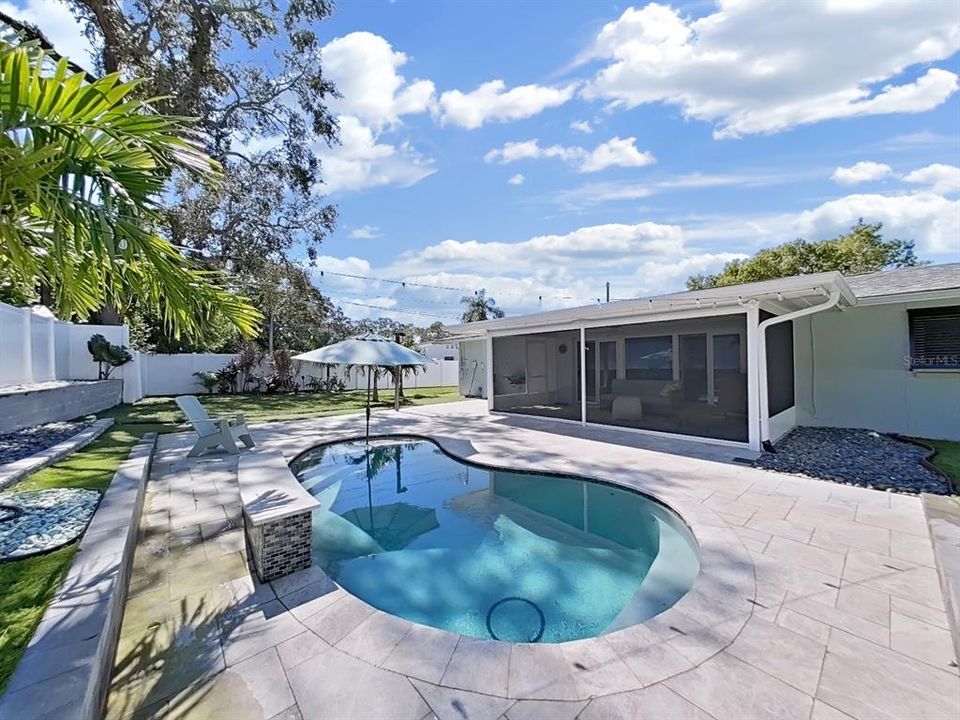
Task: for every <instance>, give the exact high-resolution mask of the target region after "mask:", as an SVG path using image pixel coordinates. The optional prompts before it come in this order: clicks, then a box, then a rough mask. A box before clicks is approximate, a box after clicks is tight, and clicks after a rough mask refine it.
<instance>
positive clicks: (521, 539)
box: [291, 437, 700, 642]
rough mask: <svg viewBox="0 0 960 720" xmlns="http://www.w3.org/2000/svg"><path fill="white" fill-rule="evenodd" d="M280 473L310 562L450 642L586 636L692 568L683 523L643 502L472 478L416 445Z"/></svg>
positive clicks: (652, 602) (498, 476)
mask: <svg viewBox="0 0 960 720" xmlns="http://www.w3.org/2000/svg"><path fill="white" fill-rule="evenodd" d="M291 469H292V470H293V472H294V473H295V474H296V475H297V477H298V478H299V480H300V482H301V483H302V485H303V487H304V488H306V489H307V490H308V491H309V492H310V493H311V494H312V495H314V496H315V497H316V498H317V499H318V500H319V501H320V504H321V508H320V509H319V510H316V511H314V514H313V530H312V552H313V560H314V562H315V563H316V564H317V565H319V566H320V567H321V568H323V570H324V571H326V572H327V574H329V575H330V577H332V578H333V579H334V580H335V581H336V582H337V583H338V584H340V586H341V587H343V588H344V589H346V590H347V591H348V592H350V593H352V594H354V595H356V596H357V597H359V598H361V599H362V600H364V601H365V602H367V603H369V604H370V605H373V606H374V607H376V608H379V609H380V610H383V611H385V612H388V613H391V614H393V615H398V616H400V617H403V618H406V619H407V620H410V621H413V622H417V623H421V624H424V625H431V626H433V627H437V628H441V629H443V630H448V631H450V632H456V633H461V634H463V635H469V636H472V637H478V638H485V639H495V640H502V641H508V642H564V641H568V640H576V639H579V638H584V637H592V636H595V635H599V634H602V633H605V632H611V631H613V630H616V629H620V628H623V627H626V626H628V625H632V624H635V623H638V622H643V621H644V620H646V619H648V618H650V617H652V616H654V615H656V614H657V613H660V612H662V611H663V610H666V609H667V608H668V607H670V606H671V605H673V604H674V603H675V602H676V601H677V600H679V599H680V598H681V597H682V596H683V595H684V594H685V593H686V592H687V590H689V588H690V586H691V585H692V584H693V580H694V578H695V577H696V575H697V573H698V572H699V568H700V563H699V553H698V549H697V543H696V540H695V539H694V537H693V535H692V533H691V532H690V530H689V529H688V528H687V526H686V524H685V523H684V522H683V521H682V520H681V519H680V517H679V516H678V515H677V514H676V513H674V512H673V511H672V510H670V509H669V508H667V507H666V506H665V505H663V504H661V503H659V502H657V501H656V500H654V499H652V498H650V497H648V496H646V495H643V494H641V493H637V492H633V491H631V490H628V489H625V488H621V487H617V486H614V485H610V484H606V483H601V482H596V481H591V480H587V479H584V478H577V477H568V476H561V475H553V474H540V473H530V472H521V471H516V470H499V469H493V468H488V467H481V466H478V465H474V464H471V463H467V462H464V461H461V460H458V459H455V458H453V457H452V456H450V455H448V454H446V453H445V452H444V451H443V450H441V449H440V448H439V447H438V446H437V445H436V444H435V443H433V442H432V441H430V440H426V439H422V438H412V437H386V438H376V439H372V440H371V441H370V443H369V445H368V444H367V443H365V442H364V441H362V440H360V441H347V442H338V443H333V444H329V445H323V446H320V447H316V448H314V449H312V450H308V451H307V452H306V453H304V454H302V455H301V456H299V457H298V458H297V459H296V460H294V462H293V463H291Z"/></svg>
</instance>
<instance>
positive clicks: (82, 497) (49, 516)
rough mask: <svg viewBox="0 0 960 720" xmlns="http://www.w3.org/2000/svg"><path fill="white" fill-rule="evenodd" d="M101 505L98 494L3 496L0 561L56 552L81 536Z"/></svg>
mask: <svg viewBox="0 0 960 720" xmlns="http://www.w3.org/2000/svg"><path fill="white" fill-rule="evenodd" d="M99 502H100V493H99V492H97V491H96V490H83V489H74V488H55V489H52V490H33V491H29V492H4V493H0V561H2V560H11V559H16V558H23V557H27V556H29V555H36V554H37V553H41V552H48V551H50V550H54V549H56V548H58V547H60V546H61V545H66V544H67V543H69V542H73V541H74V540H76V539H77V538H78V537H80V535H81V534H83V531H84V528H86V527H87V523H88V522H89V521H90V517H91V516H92V515H93V513H94V511H95V510H96V509H97V504H98V503H99Z"/></svg>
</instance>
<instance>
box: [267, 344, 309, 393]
mask: <svg viewBox="0 0 960 720" xmlns="http://www.w3.org/2000/svg"><path fill="white" fill-rule="evenodd" d="M302 364H303V363H301V362H300V361H299V360H294V359H293V357H292V356H291V355H290V351H289V350H274V352H273V355H271V356H270V374H269V375H268V376H267V392H269V393H288V392H294V391H296V389H297V376H298V375H299V374H300V366H301V365H302Z"/></svg>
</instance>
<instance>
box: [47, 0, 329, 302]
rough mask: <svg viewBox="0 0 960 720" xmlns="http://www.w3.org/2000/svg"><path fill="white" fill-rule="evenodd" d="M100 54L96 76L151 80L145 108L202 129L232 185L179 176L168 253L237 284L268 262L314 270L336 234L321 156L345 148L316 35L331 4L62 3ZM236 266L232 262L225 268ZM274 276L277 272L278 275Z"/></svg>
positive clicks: (256, 0) (172, 196) (299, 0)
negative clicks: (173, 248) (199, 261)
mask: <svg viewBox="0 0 960 720" xmlns="http://www.w3.org/2000/svg"><path fill="white" fill-rule="evenodd" d="M66 1H67V3H68V4H69V5H70V6H71V8H72V9H73V11H74V14H75V15H76V16H77V17H78V18H79V19H80V21H81V22H82V23H83V25H84V28H85V32H86V35H87V37H88V38H90V40H91V42H92V43H93V45H94V47H95V48H97V50H98V55H97V70H99V71H105V72H110V71H113V70H117V71H120V72H122V73H124V74H135V75H138V76H141V77H147V78H150V80H149V81H148V82H146V83H144V84H143V85H142V86H141V92H142V93H143V95H144V96H145V97H152V98H159V100H157V101H156V102H157V103H159V105H158V108H159V109H160V110H162V111H165V112H171V113H176V114H178V115H185V116H191V117H196V118H197V126H198V128H199V129H200V130H201V131H202V132H203V134H204V137H205V141H206V143H207V149H208V151H209V152H210V154H211V155H212V156H213V157H214V158H216V159H217V160H218V161H220V163H221V165H222V167H223V171H224V177H223V179H222V180H221V181H220V182H218V183H209V182H206V181H204V180H203V179H200V180H199V181H198V179H197V178H195V177H191V176H188V175H180V176H178V177H177V178H176V182H175V184H174V185H173V187H172V192H170V193H169V194H168V195H167V198H166V214H167V223H166V231H167V233H168V237H169V238H170V239H171V240H172V242H173V243H174V244H175V245H177V246H179V247H183V248H187V249H189V250H190V251H192V252H193V253H195V254H196V255H198V256H200V257H201V258H203V259H204V261H205V262H206V263H207V264H208V266H210V267H214V268H216V269H220V270H226V269H227V268H228V266H229V271H230V272H232V273H234V274H236V275H237V276H238V277H237V282H238V283H242V282H245V278H247V277H248V276H251V275H253V274H254V273H256V272H258V271H259V269H260V268H261V265H262V263H263V262H265V261H267V262H269V263H276V264H280V265H288V264H290V263H291V262H292V261H293V259H294V257H295V256H297V255H299V253H298V252H297V253H295V252H292V251H293V250H294V248H296V249H297V250H299V249H300V248H303V249H304V250H305V251H306V254H307V256H308V258H309V259H311V260H312V259H313V258H314V257H315V256H316V253H317V246H318V245H319V243H320V242H321V241H322V240H323V238H324V237H325V236H326V235H327V234H329V233H330V232H331V231H332V230H333V227H334V224H335V222H336V208H335V207H334V206H332V205H330V204H328V203H326V202H325V200H324V198H323V197H322V194H321V193H320V192H318V189H319V188H320V187H321V186H322V182H321V173H320V170H321V168H320V162H319V159H318V156H317V153H316V151H315V149H316V147H317V146H318V145H324V144H326V145H329V144H332V143H335V142H336V141H337V125H336V121H335V119H334V116H333V115H332V114H331V113H330V112H329V111H328V109H327V102H328V99H329V98H331V97H334V96H336V90H335V88H334V86H333V85H332V84H331V83H330V82H329V81H328V80H327V79H326V77H325V76H324V74H323V69H322V65H321V62H320V60H321V58H320V43H319V39H318V37H317V35H316V33H315V31H314V27H315V25H316V24H317V23H319V22H321V21H322V20H324V19H326V18H327V17H328V16H329V15H330V13H331V12H332V4H331V3H330V2H329V1H328V0H287V1H286V2H279V1H278V0H129V2H123V3H118V2H115V1H114V0H66ZM228 261H229V262H228ZM271 267H272V266H271Z"/></svg>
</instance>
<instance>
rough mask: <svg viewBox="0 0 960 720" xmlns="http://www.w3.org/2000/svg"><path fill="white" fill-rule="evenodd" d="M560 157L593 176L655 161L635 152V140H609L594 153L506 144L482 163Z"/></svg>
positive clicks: (531, 142) (537, 144)
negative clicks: (613, 168)
mask: <svg viewBox="0 0 960 720" xmlns="http://www.w3.org/2000/svg"><path fill="white" fill-rule="evenodd" d="M540 158H559V159H561V160H563V161H565V162H568V163H570V164H572V165H574V166H575V167H576V168H577V171H578V172H582V173H593V172H598V171H600V170H604V169H606V168H608V167H642V166H644V165H650V164H651V163H654V162H656V159H655V158H654V157H653V155H652V154H651V153H649V152H641V151H640V150H638V149H637V139H636V138H633V137H630V138H619V137H615V138H611V139H610V140H608V141H607V142H605V143H601V144H600V145H597V147H595V148H594V149H593V150H586V149H585V148H582V147H578V146H572V147H564V146H562V145H550V146H548V147H541V146H540V142H539V140H536V139H534V140H525V141H522V142H508V143H505V144H504V146H503V147H502V148H494V149H493V150H490V151H489V152H487V154H486V155H484V156H483V160H484V162H488V163H492V162H499V163H500V164H502V165H506V164H507V163H512V162H517V161H518V160H533V159H540Z"/></svg>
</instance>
